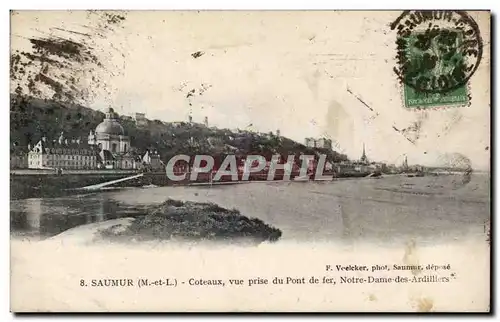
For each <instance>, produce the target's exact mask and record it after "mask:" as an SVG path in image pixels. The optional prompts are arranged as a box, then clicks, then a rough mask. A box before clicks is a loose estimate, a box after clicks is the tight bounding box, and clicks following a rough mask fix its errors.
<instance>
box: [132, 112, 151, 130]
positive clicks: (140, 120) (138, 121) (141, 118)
mask: <svg viewBox="0 0 500 322" xmlns="http://www.w3.org/2000/svg"><path fill="white" fill-rule="evenodd" d="M134 120H135V125H136V126H137V127H145V126H147V125H148V120H147V119H146V114H145V113H135V116H134Z"/></svg>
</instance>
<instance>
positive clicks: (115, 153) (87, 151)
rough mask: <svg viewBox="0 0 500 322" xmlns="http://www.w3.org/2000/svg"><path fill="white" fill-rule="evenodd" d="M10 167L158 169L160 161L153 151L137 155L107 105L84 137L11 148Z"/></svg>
mask: <svg viewBox="0 0 500 322" xmlns="http://www.w3.org/2000/svg"><path fill="white" fill-rule="evenodd" d="M10 161H11V162H10V167H11V168H29V169H71V170H93V169H123V170H134V169H141V168H149V169H151V170H157V169H162V168H163V167H164V165H163V162H162V161H161V160H160V155H159V154H158V153H157V152H156V151H146V153H145V154H144V155H142V156H141V155H137V154H136V153H135V152H133V149H131V146H130V138H129V137H128V136H126V135H125V131H124V130H123V127H122V126H121V124H120V122H119V121H118V114H117V113H115V112H114V111H113V109H112V108H109V109H108V110H107V112H106V117H105V119H104V120H103V121H102V122H101V123H100V124H99V125H98V126H97V127H96V128H95V131H90V133H89V136H88V138H87V140H86V141H85V140H81V139H68V138H65V137H64V133H61V134H60V136H59V138H57V139H53V140H48V139H47V138H46V137H42V138H41V139H40V140H39V141H38V142H37V143H36V144H35V145H34V146H28V148H27V149H22V148H20V147H12V148H11V159H10Z"/></svg>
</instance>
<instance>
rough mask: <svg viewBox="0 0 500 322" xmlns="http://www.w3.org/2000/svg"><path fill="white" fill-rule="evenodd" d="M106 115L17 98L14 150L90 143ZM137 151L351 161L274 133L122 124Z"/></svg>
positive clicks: (12, 124)
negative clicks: (65, 141)
mask: <svg viewBox="0 0 500 322" xmlns="http://www.w3.org/2000/svg"><path fill="white" fill-rule="evenodd" d="M104 117H105V115H104V113H102V112H99V111H96V110H93V109H91V108H88V107H85V106H81V105H76V104H67V103H61V102H58V101H54V100H48V99H46V100H44V99H38V98H32V97H26V96H20V95H16V94H12V95H11V104H10V141H11V146H12V145H14V144H15V145H16V146H20V147H23V146H27V145H28V144H30V143H31V144H35V143H36V142H37V141H38V140H39V139H40V138H41V137H42V136H43V135H45V136H46V137H47V138H49V139H56V138H58V137H59V134H60V133H61V131H64V133H65V136H66V137H68V138H70V139H71V138H78V137H79V138H82V139H84V140H86V139H87V136H88V134H89V132H90V131H91V130H94V129H95V128H96V126H97V125H98V124H99V123H101V122H102V120H103V119H104ZM120 122H121V124H122V126H123V128H124V129H125V132H126V135H128V136H129V137H130V140H131V145H132V147H133V148H135V149H136V152H137V153H141V154H142V153H144V152H145V151H146V150H148V149H149V150H157V151H158V152H159V153H160V155H161V158H162V160H164V161H167V160H168V159H170V157H172V156H174V155H176V154H187V155H195V154H209V155H221V156H223V155H225V154H229V153H235V154H242V155H244V154H261V155H264V156H266V157H270V156H271V155H274V154H282V155H284V156H286V155H289V154H295V155H297V156H298V155H300V154H309V155H310V154H317V153H324V154H327V158H328V160H331V161H340V160H347V156H346V155H343V154H339V153H336V152H334V151H330V150H326V149H323V150H322V149H313V148H308V147H306V146H304V145H303V144H300V143H298V142H296V141H293V140H291V139H288V138H286V137H282V136H280V137H278V136H276V135H275V134H272V133H266V134H264V133H255V132H251V131H241V130H237V131H232V130H229V129H219V128H215V127H207V126H205V125H203V124H199V123H187V122H162V121H159V120H153V121H151V120H148V122H147V126H142V127H137V126H136V123H135V121H134V120H133V119H132V118H130V117H127V116H121V120H120Z"/></svg>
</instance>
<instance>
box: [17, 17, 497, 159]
mask: <svg viewBox="0 0 500 322" xmlns="http://www.w3.org/2000/svg"><path fill="white" fill-rule="evenodd" d="M399 14H400V12H398V11H373V12H363V11H351V12H349V11H344V12H342V11H295V12H286V11H268V12H258V11H253V12H245V11H242V12H231V11H223V12H220V11H219V12H217V11H212V12H204V11H202V12H197V11H190V12H182V11H179V12H166V11H129V12H126V13H125V16H126V19H125V20H124V21H123V23H122V25H121V26H120V27H119V28H115V29H114V31H112V32H107V34H106V36H105V37H95V38H94V39H92V44H93V48H94V49H95V52H96V53H97V55H98V56H99V57H100V59H101V60H103V61H105V62H106V64H105V67H106V68H105V70H104V71H99V70H98V71H95V70H94V71H93V72H92V73H94V74H99V75H98V76H99V79H100V80H102V82H104V83H105V84H106V86H104V87H105V90H104V89H103V86H100V87H97V86H96V85H95V84H92V81H91V76H94V74H92V73H86V74H84V75H85V77H84V78H85V79H86V80H87V81H88V86H89V88H90V89H91V91H92V92H93V94H94V95H93V98H92V99H91V100H88V101H87V102H84V103H85V104H86V105H87V106H89V107H91V108H95V109H99V110H104V109H105V108H107V107H108V106H111V107H114V108H115V110H116V111H117V112H118V113H120V114H127V115H133V113H135V112H145V113H146V117H148V118H149V119H160V120H162V121H167V122H169V121H172V122H175V121H186V120H187V118H188V115H191V116H192V117H193V121H195V122H202V121H203V119H204V117H205V116H207V117H208V120H209V124H210V125H211V126H217V127H224V128H232V129H235V128H240V129H250V130H254V131H261V132H269V131H273V132H276V130H278V129H279V130H280V133H281V135H283V136H286V137H289V138H291V139H294V140H297V141H299V142H304V139H305V138H306V137H315V138H320V137H327V138H331V139H332V140H333V141H334V145H335V149H336V150H337V151H339V152H342V153H346V154H347V155H348V156H349V157H350V158H353V159H357V158H359V157H360V156H361V152H362V149H363V144H365V146H366V153H367V156H368V158H369V159H371V160H374V161H384V162H389V163H396V164H400V163H401V162H402V161H403V160H404V157H405V156H407V157H408V162H409V163H410V164H416V163H418V164H428V165H433V164H440V163H442V162H443V161H446V160H449V159H450V156H456V155H457V154H458V155H461V156H463V157H464V158H465V159H468V160H470V163H471V165H472V166H473V167H474V168H478V169H489V160H490V83H489V78H490V76H489V75H490V74H489V73H490V71H489V70H490V58H489V38H490V36H489V16H488V15H487V13H478V12H473V13H471V16H472V17H473V18H474V19H475V21H476V22H477V23H478V24H479V26H480V30H481V37H482V39H483V43H484V54H483V57H482V62H481V64H480V65H479V68H478V70H477V71H476V73H475V74H474V75H473V77H472V78H471V79H470V81H469V84H468V88H469V93H470V96H471V103H470V106H465V107H453V108H443V107H438V108H435V109H431V110H426V111H415V110H409V109H407V108H405V107H404V104H403V99H402V86H401V85H400V83H399V81H398V79H397V77H396V75H395V73H394V71H393V68H394V66H395V64H396V62H395V55H396V45H395V40H396V34H395V32H393V31H391V30H390V27H389V25H390V23H391V22H392V21H394V20H395V19H396V18H397V17H398V16H399ZM97 20H98V17H97V16H95V15H89V14H88V13H86V12H83V11H72V12H68V11H57V12H55V11H44V12H35V11H31V12H30V11H27V12H16V14H14V15H12V17H11V33H12V38H11V39H12V40H11V50H15V49H23V50H30V44H29V42H28V41H27V38H28V37H43V36H47V35H56V36H63V37H66V38H71V37H75V38H78V37H79V36H78V34H74V33H72V34H69V33H68V32H65V31H61V30H62V29H64V30H72V31H78V32H88V30H89V27H88V26H96V25H98V24H99V22H98V21H97ZM56 28H59V29H56ZM198 51H199V52H201V53H203V54H202V55H201V56H199V57H197V58H194V57H193V56H192V54H193V53H195V52H198ZM192 89H195V94H194V95H193V96H192V97H189V98H187V97H186V96H187V94H188V91H190V90H192ZM200 89H201V92H202V94H201V95H200ZM190 104H191V105H190ZM415 123H417V124H419V130H418V131H412V130H411V127H412V126H413V125H414V124H415ZM406 128H410V129H409V130H408V131H407V134H406V136H407V137H408V138H409V139H410V140H412V141H413V142H410V141H409V140H408V138H407V137H405V136H404V135H403V134H402V133H401V130H403V129H406ZM396 129H397V130H396Z"/></svg>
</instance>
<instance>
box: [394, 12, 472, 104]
mask: <svg viewBox="0 0 500 322" xmlns="http://www.w3.org/2000/svg"><path fill="white" fill-rule="evenodd" d="M391 28H392V29H393V30H394V29H397V32H398V35H397V41H396V44H397V57H396V60H397V66H396V67H395V68H394V71H395V72H396V74H397V75H398V78H399V80H400V82H401V84H402V87H403V88H402V96H403V103H404V106H405V107H406V108H415V109H417V108H418V109H425V108H436V107H448V106H464V105H467V104H469V99H470V95H469V88H468V80H469V78H470V77H471V76H472V74H473V73H474V72H475V71H476V69H477V66H478V65H479V62H480V60H481V55H482V42H481V38H480V36H479V30H478V28H477V25H476V23H475V22H474V20H472V19H471V18H470V17H469V16H468V15H467V14H466V13H464V12H461V11H437V10H434V11H406V12H405V13H403V15H401V16H400V17H399V18H398V19H397V20H396V21H395V22H394V23H393V24H392V25H391Z"/></svg>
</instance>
